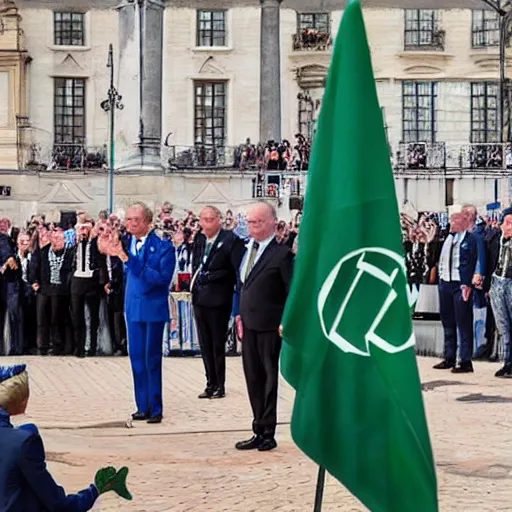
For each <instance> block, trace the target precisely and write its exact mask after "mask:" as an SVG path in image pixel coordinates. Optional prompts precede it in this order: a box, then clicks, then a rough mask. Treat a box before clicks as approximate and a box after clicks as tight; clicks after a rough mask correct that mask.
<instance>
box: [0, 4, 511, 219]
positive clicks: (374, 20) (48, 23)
mask: <svg viewBox="0 0 512 512" xmlns="http://www.w3.org/2000/svg"><path fill="white" fill-rule="evenodd" d="M402 3H403V4H404V5H405V4H407V5H409V4H411V2H402ZM389 4H395V5H396V2H391V1H389V2H388V1H387V0H368V2H367V3H366V4H365V5H368V6H369V7H368V8H366V9H365V19H366V24H367V32H368V37H369V40H370V45H371V48H372V56H373V63H374V68H375V76H376V80H377V88H378V93H379V97H380V101H381V105H382V111H383V116H384V120H385V124H386V129H387V135H388V140H389V145H390V154H391V156H392V161H393V165H394V168H395V172H396V181H397V192H398V196H399V200H400V201H401V202H403V201H405V200H408V201H410V202H412V203H413V204H414V205H415V206H416V208H418V209H419V210H434V211H442V210H445V209H446V208H447V207H448V206H449V205H450V204H453V203H461V202H466V201H472V202H476V203H477V204H478V205H479V206H480V207H484V206H485V205H486V204H487V203H492V202H494V201H495V200H497V199H500V200H502V201H503V202H507V201H508V171H507V167H512V155H511V154H510V152H509V151H508V145H507V144H503V143H502V142H501V141H502V140H508V139H509V134H508V129H507V123H501V120H500V119H501V112H500V86H499V78H500V55H499V38H500V36H499V27H500V20H501V19H504V18H500V15H499V14H498V13H496V12H495V11H493V10H489V9H487V10H483V9H484V8H486V5H485V3H484V2H483V1H482V0H459V1H456V0H448V2H446V1H445V2H442V4H443V6H445V7H457V6H462V7H472V8H473V9H470V8H464V9H444V10H441V9H438V10H428V9H406V10H404V9H401V8H400V9H399V8H386V6H387V5H389ZM439 4H441V2H439ZM339 5H340V2H339V1H334V0H309V1H307V0H284V1H280V0H231V1H228V0H170V1H168V2H167V3H166V4H164V3H163V1H162V0H122V1H119V0H102V1H100V0H80V1H78V0H59V1H57V0H15V2H13V1H11V0H0V172H1V174H0V180H1V181H0V198H1V199H2V204H0V209H2V211H3V212H5V213H7V214H9V215H11V216H12V217H14V218H15V219H17V220H22V219H24V218H26V217H28V215H30V214H31V213H35V212H36V211H53V210H60V211H67V210H73V209H76V208H86V209H90V210H93V211H95V210H99V209H100V208H104V207H105V206H106V205H107V173H106V168H107V165H108V143H109V114H108V113H107V112H105V111H104V109H103V108H102V102H103V101H104V100H106V99H107V94H108V89H109V80H110V72H111V69H112V68H111V67H107V57H108V48H109V44H113V48H114V59H113V64H114V82H115V86H116V87H117V89H118V92H119V94H121V95H122V104H123V106H124V108H123V109H122V110H116V111H115V120H116V122H115V148H116V152H115V163H116V165H115V166H116V169H117V173H116V179H115V192H116V195H115V197H116V207H118V208H123V207H124V206H125V205H126V203H127V202H129V201H131V200H134V199H143V200H146V201H148V202H150V203H152V204H157V203H160V202H163V201H164V200H168V199H169V200H171V201H172V202H174V203H175V204H176V205H177V206H178V207H182V208H199V207H200V206H202V205H203V204H205V203H208V202H213V203H215V204H218V205H219V206H220V207H221V208H225V207H227V206H228V205H229V206H232V207H234V208H238V207H240V208H241V207H243V205H244V204H246V203H247V202H249V201H250V200H251V199H252V197H253V195H255V194H256V195H258V194H263V195H271V196H274V195H275V194H276V193H277V195H279V196H280V198H279V201H278V203H279V206H280V208H281V210H282V215H287V214H288V210H289V207H290V204H289V200H288V195H289V194H290V190H291V189H293V188H294V187H295V189H296V188H297V183H298V184H301V185H302V190H303V181H304V175H305V173H304V172H302V168H301V169H299V170H298V171H297V170H296V169H294V170H293V172H289V173H284V175H283V173H276V172H273V173H270V172H267V174H266V175H265V176H263V178H262V179H263V181H264V183H263V184H262V185H261V186H258V183H259V181H258V179H257V178H256V177H255V176H256V175H255V172H254V169H252V168H250V167H249V168H248V169H244V170H243V171H241V170H240V169H239V163H240V153H241V152H243V148H244V147H245V145H244V144H245V141H246V139H250V140H251V141H252V143H257V142H262V143H266V142H267V141H268V140H276V141H279V140H282V139H287V140H289V141H291V143H292V145H293V144H294V140H295V136H296V134H302V135H303V136H304V137H305V138H306V139H307V138H310V137H312V136H313V135H314V129H315V121H316V119H317V116H318V113H319V110H320V107H321V100H322V95H323V88H324V82H325V78H326V74H327V70H328V66H329V62H330V58H331V52H332V43H333V39H334V37H335V35H336V32H337V29H338V25H339V22H340V19H341V15H342V11H340V10H339ZM417 5H418V6H419V7H429V6H436V0H424V3H421V2H420V1H419V0H418V2H417ZM411 7H413V5H411ZM140 29H141V30H140ZM508 52H509V50H508V49H507V50H506V53H507V57H508ZM141 54H142V57H143V58H142V59H141V58H140V57H141ZM507 63H508V60H507ZM141 66H142V77H143V79H142V80H139V77H140V76H141V75H140V72H139V70H140V68H141ZM507 76H508V71H507ZM141 98H142V99H141ZM505 103H506V102H505ZM502 125H504V126H505V132H506V133H503V134H502V131H501V130H502ZM371 145H372V141H371V140H369V141H368V148H369V150H370V151H371ZM237 148H238V150H237ZM237 155H238V157H237ZM304 167H305V166H304ZM268 175H271V178H268ZM267 180H269V181H270V183H267ZM302 190H301V191H297V190H295V191H292V194H300V193H302ZM276 191H277V192H276ZM276 201H277V199H276ZM291 206H293V205H291Z"/></svg>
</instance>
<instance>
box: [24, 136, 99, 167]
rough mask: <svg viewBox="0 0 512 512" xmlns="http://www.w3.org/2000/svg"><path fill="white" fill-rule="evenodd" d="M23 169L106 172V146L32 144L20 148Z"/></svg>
mask: <svg viewBox="0 0 512 512" xmlns="http://www.w3.org/2000/svg"><path fill="white" fill-rule="evenodd" d="M21 153H22V162H23V167H24V168H25V169H27V170H29V171H36V172H43V171H87V170H90V171H93V170H96V171H97V170H106V169H107V167H108V161H107V146H106V145H103V146H89V145H87V144H53V146H51V147H46V146H43V145H41V144H37V143H33V144H29V145H27V146H26V147H24V148H22V151H21Z"/></svg>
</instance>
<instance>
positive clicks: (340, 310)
mask: <svg viewBox="0 0 512 512" xmlns="http://www.w3.org/2000/svg"><path fill="white" fill-rule="evenodd" d="M414 301H415V299H414V297H411V295H410V294H409V287H408V284H407V274H406V268H405V261H404V258H403V257H402V256H400V255H399V254H397V253H395V252H393V251H390V250H389V249H383V248H380V247H366V248H363V249H358V250H356V251H353V252H351V253H349V254H347V255H346V256H344V257H343V258H342V259H341V260H340V261H339V262H338V263H337V264H336V265H335V266H334V268H333V269H332V270H331V272H330V273H329V275H328V276H327V279H326V280H325V282H324V283H323V285H322V288H321V289H320V293H319V295H318V301H317V307H318V314H319V318H320V325H321V327H322V331H323V333H324V335H325V337H326V338H327V339H329V341H331V342H332V343H334V344H335V345H336V346H337V347H339V348H340V349H341V350H342V351H343V352H346V353H351V354H356V355H360V356H370V344H373V345H375V346H376V347H378V348H380V349H381V350H383V351H384V352H387V353H389V354H396V353H398V352H401V351H404V350H407V349H409V348H410V347H412V346H414V343H415V339H414V333H413V330H412V321H411V317H410V315H411V305H412V304H413V303H414Z"/></svg>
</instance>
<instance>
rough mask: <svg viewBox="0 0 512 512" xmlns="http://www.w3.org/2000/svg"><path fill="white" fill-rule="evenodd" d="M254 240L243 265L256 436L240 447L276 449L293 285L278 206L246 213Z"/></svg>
mask: <svg viewBox="0 0 512 512" xmlns="http://www.w3.org/2000/svg"><path fill="white" fill-rule="evenodd" d="M247 224H248V225H249V234H250V236H251V240H250V241H249V243H248V245H247V251H246V253H245V255H244V257H243V260H242V264H241V266H240V271H239V286H238V289H239V294H237V295H239V308H238V310H239V315H237V317H236V322H237V324H238V327H239V329H238V330H239V332H241V334H242V361H243V367H244V373H245V380H246V382H247V391H248V393H249V401H250V402H251V407H252V412H253V417H254V420H253V423H252V429H253V432H254V436H253V437H252V438H251V439H249V440H247V441H240V442H239V443H237V444H236V448H237V449H238V450H253V449H258V450H260V451H268V450H272V449H274V448H275V447H276V446H277V443H276V441H275V437H274V436H275V430H276V424H277V385H278V381H279V353H280V351H281V335H280V326H281V317H282V315H283V311H284V305H285V302H286V298H287V296H288V290H289V288H290V281H291V278H292V270H293V253H292V251H291V250H290V248H289V247H288V246H287V245H281V244H279V243H278V242H277V241H276V238H275V229H276V211H275V209H274V207H273V206H271V205H270V204H268V203H265V202H260V203H257V204H256V205H255V206H254V207H252V208H251V209H250V211H249V212H248V214H247Z"/></svg>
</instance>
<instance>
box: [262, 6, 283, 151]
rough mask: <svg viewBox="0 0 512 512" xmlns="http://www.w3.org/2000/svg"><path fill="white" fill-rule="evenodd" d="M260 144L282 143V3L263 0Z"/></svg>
mask: <svg viewBox="0 0 512 512" xmlns="http://www.w3.org/2000/svg"><path fill="white" fill-rule="evenodd" d="M260 2H261V33H260V142H266V141H267V140H281V44H280V31H281V23H280V3H281V0H260Z"/></svg>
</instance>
